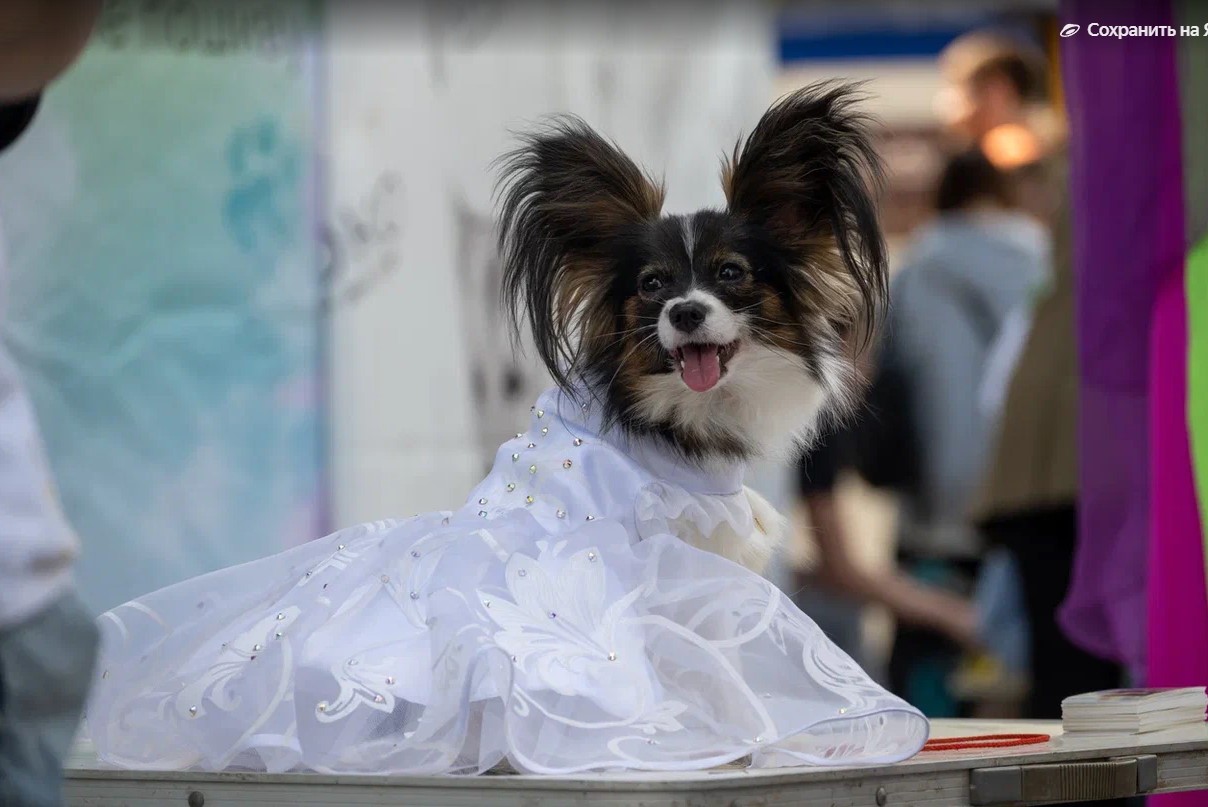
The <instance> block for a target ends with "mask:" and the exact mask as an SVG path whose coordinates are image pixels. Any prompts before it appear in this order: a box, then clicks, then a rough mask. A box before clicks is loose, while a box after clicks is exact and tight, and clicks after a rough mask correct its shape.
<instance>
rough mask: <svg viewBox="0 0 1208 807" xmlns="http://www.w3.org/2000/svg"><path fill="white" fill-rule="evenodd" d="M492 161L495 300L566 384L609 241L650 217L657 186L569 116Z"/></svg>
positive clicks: (607, 279)
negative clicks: (497, 268) (496, 226)
mask: <svg viewBox="0 0 1208 807" xmlns="http://www.w3.org/2000/svg"><path fill="white" fill-rule="evenodd" d="M498 164H499V167H500V173H501V175H500V181H499V186H498V197H499V219H500V230H499V247H500V252H501V255H502V259H503V303H504V306H505V309H506V310H507V311H508V314H509V316H510V319H511V324H512V328H513V332H514V333H515V334H517V335H518V333H519V331H520V328H521V327H522V323H523V322H524V321H526V320H527V322H528V324H529V326H530V327H531V328H532V331H533V339H534V342H535V345H536V348H537V352H538V354H539V355H540V357H541V360H542V361H543V362H544V363H545V366H546V368H547V369H548V370H549V371H550V374H551V375H552V376H553V377H554V380H555V381H556V382H558V383H559V384H560V385H562V386H566V385H567V383H568V378H567V375H568V373H569V372H570V370H571V369H572V368H573V367H574V365H575V358H576V355H577V354H576V351H577V343H576V339H577V337H578V336H579V335H580V334H579V331H581V330H583V328H584V327H585V323H586V319H587V318H590V317H592V316H597V317H598V316H602V314H601V313H600V312H602V311H604V309H605V306H604V305H603V301H604V295H605V294H606V293H607V291H608V288H609V286H610V284H611V273H610V271H609V268H610V257H609V251H608V247H609V244H610V242H611V239H614V238H615V237H616V236H617V235H618V234H620V233H622V232H624V231H625V230H626V229H628V228H632V227H633V226H635V225H638V224H641V223H642V222H644V221H649V220H651V219H654V218H657V217H658V215H659V213H660V211H661V210H662V206H663V188H662V186H661V185H660V184H659V183H658V182H656V181H655V180H653V179H652V178H651V177H650V176H649V175H648V174H646V173H644V172H643V171H642V170H641V169H640V168H638V166H637V165H635V164H634V163H633V161H632V160H630V159H629V158H628V157H626V156H625V155H624V154H622V153H621V152H620V150H618V149H617V148H616V146H614V145H613V144H612V143H610V142H608V141H607V140H605V139H604V138H603V137H601V136H600V135H599V134H597V133H596V132H595V131H593V130H592V129H591V127H589V126H588V125H587V124H586V123H584V122H583V121H582V120H580V119H578V118H575V117H570V116H567V117H561V118H556V119H553V120H552V121H550V122H548V123H547V124H546V125H545V126H544V127H543V128H541V129H539V130H538V131H535V132H532V133H529V134H526V135H523V136H522V145H521V146H520V148H518V149H516V150H515V151H513V152H511V153H510V154H506V155H504V156H503V157H502V158H501V159H500V160H499V163H498Z"/></svg>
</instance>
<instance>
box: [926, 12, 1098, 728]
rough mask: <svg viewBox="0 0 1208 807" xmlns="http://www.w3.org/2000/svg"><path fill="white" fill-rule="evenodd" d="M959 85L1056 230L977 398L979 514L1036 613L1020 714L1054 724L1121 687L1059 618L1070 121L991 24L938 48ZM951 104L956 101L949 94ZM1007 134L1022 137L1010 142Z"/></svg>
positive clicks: (1063, 568)
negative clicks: (1065, 712)
mask: <svg viewBox="0 0 1208 807" xmlns="http://www.w3.org/2000/svg"><path fill="white" fill-rule="evenodd" d="M941 68H942V71H943V73H944V75H945V78H946V79H947V81H948V82H949V85H950V91H953V90H954V97H955V98H956V99H957V100H956V103H949V104H948V105H947V110H948V111H949V112H950V114H949V115H948V116H947V119H946V123H947V124H948V126H949V129H950V133H951V134H953V135H954V136H956V137H958V138H965V139H967V141H969V142H972V143H975V144H977V145H978V146H979V147H980V148H981V149H982V150H983V152H984V153H985V154H986V155H987V158H988V159H990V160H991V161H992V162H996V163H997V164H998V165H999V166H1000V167H1003V168H1004V169H1006V170H1008V171H1009V172H1010V173H1011V176H1012V177H1013V178H1014V179H1016V180H1017V181H1018V182H1019V185H1020V188H1021V201H1022V203H1023V204H1024V205H1025V206H1026V207H1027V208H1028V209H1029V211H1030V212H1032V213H1033V214H1034V215H1036V216H1037V217H1038V218H1039V219H1040V220H1042V221H1044V222H1045V223H1046V224H1047V225H1048V226H1049V228H1050V231H1051V233H1052V241H1053V249H1052V256H1051V258H1050V261H1049V262H1050V266H1051V270H1050V272H1051V276H1050V277H1049V278H1047V279H1046V282H1045V283H1043V284H1040V285H1038V286H1037V288H1035V289H1034V290H1033V291H1032V293H1031V294H1029V295H1027V297H1025V298H1024V299H1023V300H1022V301H1021V303H1020V305H1018V306H1017V307H1016V309H1015V310H1014V311H1013V312H1012V313H1011V314H1009V315H1008V317H1007V321H1006V323H1004V326H1003V327H1002V329H1001V331H1000V334H999V338H998V340H997V341H996V343H995V346H994V348H993V349H992V351H991V355H990V357H989V360H988V367H987V368H986V373H985V377H984V378H983V384H982V391H981V399H982V403H981V405H982V408H983V413H984V416H985V418H986V419H987V420H988V421H989V422H992V423H995V424H996V426H997V432H996V435H995V436H994V437H992V438H991V441H992V442H991V445H990V448H989V452H988V455H987V466H986V470H985V474H984V476H983V484H982V485H981V487H980V489H979V491H978V492H977V494H976V496H975V497H974V506H973V508H972V511H971V514H972V517H973V518H974V520H975V522H976V523H977V524H978V526H979V528H980V531H981V533H982V535H983V536H984V538H985V540H986V542H987V544H988V545H989V546H991V547H1003V548H1006V549H1007V550H1008V551H1009V552H1010V555H1011V558H1012V562H1013V564H1014V567H1015V569H1017V571H1018V578H1019V583H1020V588H1021V589H1022V601H1023V606H1024V611H1025V615H1026V617H1027V621H1028V643H1029V646H1028V657H1029V675H1028V677H1029V679H1030V684H1031V686H1030V691H1029V694H1028V696H1027V698H1026V699H1025V701H1024V704H1023V715H1022V716H1023V717H1025V718H1030V719H1050V718H1051V719H1056V718H1060V716H1061V700H1062V699H1063V698H1064V697H1066V696H1068V695H1072V694H1076V693H1078V692H1085V691H1089V690H1094V689H1106V688H1111V687H1114V686H1117V685H1119V684H1120V682H1121V678H1122V671H1121V670H1120V669H1119V667H1118V666H1117V665H1115V664H1112V663H1109V662H1106V661H1102V660H1100V659H1097V658H1095V657H1093V656H1091V655H1090V654H1088V653H1086V652H1084V651H1082V650H1080V649H1079V648H1077V647H1075V646H1074V645H1073V644H1072V643H1071V642H1070V641H1069V640H1068V639H1067V638H1066V637H1065V635H1064V634H1063V633H1062V631H1061V629H1060V628H1059V627H1058V625H1057V621H1056V614H1057V609H1058V606H1059V605H1060V604H1061V602H1062V601H1063V600H1064V598H1065V592H1066V589H1067V588H1068V587H1069V580H1070V573H1071V570H1072V566H1073V557H1074V545H1075V539H1076V535H1077V498H1078V468H1077V418H1078V367H1077V354H1076V344H1075V341H1074V277H1073V272H1072V268H1071V258H1070V254H1069V249H1070V244H1069V238H1070V225H1069V201H1068V198H1067V195H1068V194H1067V191H1066V186H1067V184H1068V183H1067V168H1066V160H1065V155H1064V151H1063V140H1062V135H1063V127H1062V125H1061V123H1060V121H1058V120H1056V116H1055V115H1053V114H1051V113H1052V112H1053V110H1052V109H1051V108H1050V107H1046V105H1045V103H1044V102H1045V101H1046V98H1045V89H1046V86H1045V74H1046V70H1045V64H1044V59H1043V56H1042V55H1041V54H1039V53H1038V52H1036V51H1035V50H1034V49H1032V48H1031V47H1029V46H1027V45H1026V44H1023V43H1020V42H1018V41H1016V40H1013V39H1010V38H1007V37H1004V36H1001V35H998V34H994V33H991V32H985V31H975V32H973V33H970V34H967V35H965V36H963V37H961V38H959V39H957V40H956V41H954V42H953V43H952V44H951V45H949V47H948V48H947V49H946V50H945V52H944V54H943V55H942V56H941ZM949 100H952V99H951V98H950V99H949ZM1012 138H1015V139H1017V140H1019V141H1020V142H1022V143H1025V145H1024V146H1021V147H1018V148H1013V149H1011V148H1005V147H1004V145H1003V144H1004V143H1005V142H1007V141H1010V140H1011V139H1012Z"/></svg>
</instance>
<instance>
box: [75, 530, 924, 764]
mask: <svg viewBox="0 0 1208 807" xmlns="http://www.w3.org/2000/svg"><path fill="white" fill-rule="evenodd" d="M474 509H475V508H467V510H465V511H458V512H454V513H448V512H446V513H434V514H429V515H425V516H420V517H417V518H414V519H409V520H405V521H391V522H377V523H373V524H364V525H361V526H357V527H354V528H351V529H347V530H344V531H341V532H338V533H336V534H334V535H332V536H330V537H328V538H324V539H321V540H318V541H315V542H313V543H310V544H306V545H303V546H300V547H297V548H295V549H292V550H290V551H288V552H285V553H283V554H280V555H276V556H273V557H269V558H265V559H263V560H259V561H256V562H253V563H249V564H246V565H243V566H238V567H234V568H230V569H225V570H222V571H219V572H215V573H212V574H209V575H205V576H203V577H199V578H196V579H193V580H189V581H186V582H184V583H180V584H178V585H175V586H172V587H169V588H167V589H164V590H161V591H158V592H156V593H154V594H150V595H148V596H146V597H144V598H141V599H139V600H136V601H134V602H131V603H128V604H126V605H124V606H121V607H119V608H117V609H115V610H114V611H112V612H110V613H108V614H105V615H104V616H103V617H102V618H101V626H102V630H103V634H104V644H103V655H102V661H101V663H100V665H99V668H98V676H99V680H98V681H97V686H96V689H95V693H94V696H93V700H92V702H91V704H90V707H89V711H88V717H87V726H88V731H89V733H90V735H91V737H92V739H93V741H94V742H95V744H96V747H97V750H98V752H99V755H100V757H101V759H102V761H104V762H106V763H109V764H114V765H118V766H123V767H130V768H154V769H205V770H220V769H228V768H248V769H257V770H268V771H287V770H296V769H311V770H316V771H323V772H348V773H394V774H401V773H425V774H437V773H475V772H481V771H486V770H488V769H491V768H494V767H496V766H498V765H501V764H510V765H511V766H512V767H514V768H515V769H517V770H519V771H524V772H533V773H571V772H578V771H587V770H603V769H644V770H684V769H697V768H705V767H709V766H714V765H718V764H722V763H727V762H731V761H734V760H738V759H742V758H746V757H751V759H752V761H753V764H755V765H761V766H772V765H787V764H803V763H806V764H832V765H833V764H855V763H886V762H893V761H897V760H901V759H904V758H907V757H909V756H911V755H913V754H914V753H916V752H917V751H918V750H919V749H920V748H921V746H922V744H923V742H924V741H925V740H926V738H927V732H928V724H927V721H926V720H925V719H924V718H923V717H922V715H921V714H920V713H919V712H917V711H916V710H915V709H913V708H912V707H910V706H908V705H907V704H905V703H904V702H902V701H900V700H899V699H897V698H896V697H894V696H892V695H890V694H888V693H887V692H885V691H884V690H883V689H881V688H880V687H879V686H877V685H876V684H875V683H873V682H872V681H871V680H869V678H868V677H867V676H866V675H865V674H864V672H863V671H862V670H860V669H859V668H858V667H857V666H856V665H855V664H854V663H853V662H852V661H851V660H850V659H849V658H848V657H847V656H846V655H845V654H844V653H842V652H841V651H840V650H838V649H837V648H836V647H835V646H834V645H833V644H831V642H829V641H828V640H827V639H826V638H825V637H824V636H823V635H822V633H821V631H820V630H819V629H818V628H817V627H816V626H815V625H814V624H813V622H811V621H810V620H809V619H808V618H807V617H806V616H805V615H804V614H802V613H801V612H800V611H798V610H797V608H795V607H794V606H793V605H792V604H791V603H790V602H789V601H788V600H787V599H786V598H785V597H784V596H783V595H782V594H781V593H780V592H779V591H778V590H777V589H776V588H775V587H773V586H772V585H771V584H769V583H768V582H767V581H766V580H764V579H762V578H760V577H759V576H757V575H755V574H753V573H751V572H748V571H747V570H745V569H743V568H741V567H739V566H736V565H735V564H733V563H730V562H728V561H726V560H723V559H722V558H719V557H717V556H715V555H712V554H710V553H707V552H704V551H700V550H698V549H694V548H692V547H690V546H688V545H687V544H685V543H683V542H681V541H679V540H677V539H675V538H673V537H671V536H670V535H660V536H654V537H652V538H648V539H645V540H641V541H638V542H634V541H631V539H630V536H629V534H628V532H627V530H626V528H625V527H624V526H623V525H622V524H621V523H618V522H615V521H611V520H599V521H594V522H587V523H583V524H582V525H581V526H579V527H578V528H577V529H572V530H566V531H563V532H561V533H558V534H557V536H556V538H554V537H552V536H551V538H550V539H549V540H534V536H535V535H542V534H544V533H543V532H542V530H541V528H540V526H539V525H538V523H537V521H536V520H535V519H534V518H533V517H532V516H531V515H530V514H529V513H527V512H526V511H524V510H516V511H513V512H510V513H507V514H504V515H502V516H501V517H499V518H493V519H491V520H489V521H486V520H484V519H482V518H479V517H478V516H479V514H478V513H476V512H473V510H474Z"/></svg>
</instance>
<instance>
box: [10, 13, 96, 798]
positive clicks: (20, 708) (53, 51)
mask: <svg viewBox="0 0 1208 807" xmlns="http://www.w3.org/2000/svg"><path fill="white" fill-rule="evenodd" d="M99 8H100V3H99V1H98V2H92V1H91V0H88V1H85V0H73V2H64V3H46V2H44V0H7V1H6V2H5V3H3V4H0V151H3V150H4V149H5V148H7V147H8V146H10V145H11V144H12V143H13V142H15V141H16V139H17V138H18V137H19V136H20V135H21V134H22V132H23V131H24V130H25V128H26V127H27V126H28V125H29V123H30V122H31V121H32V119H33V117H34V114H35V112H36V110H37V108H38V104H39V99H40V97H41V94H42V92H43V90H44V89H45V87H46V86H47V85H48V84H49V83H50V82H51V81H53V80H54V79H55V78H56V77H58V76H59V75H60V74H61V73H62V72H63V71H64V70H66V69H67V68H68V67H69V66H70V64H71V63H72V62H73V61H74V60H75V58H76V56H77V55H78V54H79V53H80V51H81V50H83V48H84V45H85V43H86V42H87V40H88V36H89V33H90V32H91V30H92V26H93V24H94V23H95V20H96V17H97V14H98V12H99ZM3 258H4V255H3V243H0V324H3V306H4V296H3V290H4V288H3V287H4V279H5V278H4V275H5V271H4V264H3ZM76 552H77V546H76V539H75V536H74V534H73V533H72V531H71V528H70V527H69V526H68V525H67V523H66V521H65V519H64V518H63V516H62V514H61V513H60V510H59V508H58V504H57V502H56V500H55V497H54V493H53V484H52V482H51V479H50V474H49V470H48V467H47V464H46V459H45V456H44V455H43V451H42V448H41V446H40V443H39V439H38V434H37V427H36V425H35V421H34V414H33V409H32V407H31V405H30V402H29V399H28V397H27V395H26V393H25V390H24V388H23V387H22V384H21V381H20V379H19V377H18V374H17V369H16V367H15V365H14V362H13V360H12V358H11V357H10V356H9V355H8V354H7V353H6V352H5V350H4V345H3V342H2V341H0V804H4V805H22V806H23V807H33V806H36V805H54V804H59V803H60V801H61V783H60V779H61V774H62V760H63V757H64V756H65V754H66V753H67V752H68V750H69V747H70V744H71V741H72V739H73V737H74V736H75V732H76V727H77V723H78V722H79V717H80V712H81V710H82V708H83V705H84V701H85V698H86V697H87V693H88V686H89V682H90V677H91V672H92V665H93V658H94V654H95V650H96V642H97V629H96V627H95V626H94V624H93V622H92V618H91V616H90V615H89V614H88V613H87V612H86V611H85V609H84V607H83V606H82V605H81V603H80V602H79V601H78V599H77V598H76V596H75V594H74V592H73V590H72V578H71V569H72V563H73V560H74V558H75V555H76Z"/></svg>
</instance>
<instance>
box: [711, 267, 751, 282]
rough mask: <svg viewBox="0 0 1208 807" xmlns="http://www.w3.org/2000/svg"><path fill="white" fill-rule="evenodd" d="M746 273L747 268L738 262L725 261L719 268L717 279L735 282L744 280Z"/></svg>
mask: <svg viewBox="0 0 1208 807" xmlns="http://www.w3.org/2000/svg"><path fill="white" fill-rule="evenodd" d="M746 273H747V272H746V270H745V269H743V268H742V267H741V266H739V265H738V264H736V263H723V264H722V265H721V268H720V269H718V270H717V279H718V280H720V281H722V282H723V283H733V282H734V281H736V280H742V279H743V276H745V275H746Z"/></svg>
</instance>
